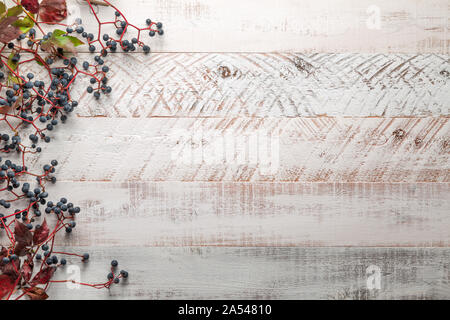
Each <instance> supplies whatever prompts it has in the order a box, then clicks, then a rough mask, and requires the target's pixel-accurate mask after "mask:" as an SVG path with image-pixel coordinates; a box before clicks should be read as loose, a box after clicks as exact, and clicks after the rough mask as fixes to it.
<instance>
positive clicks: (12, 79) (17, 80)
mask: <svg viewBox="0 0 450 320" xmlns="http://www.w3.org/2000/svg"><path fill="white" fill-rule="evenodd" d="M14 56H15V53H14V52H11V53H10V55H9V57H8V66H9V67H10V68H11V69H12V70H14V71H15V70H16V69H17V66H18V65H19V62H14V61H12V58H13V57H14ZM8 81H10V82H14V83H17V84H21V83H22V79H20V78H19V77H17V76H16V75H15V74H13V73H12V72H11V71H9V72H8Z"/></svg>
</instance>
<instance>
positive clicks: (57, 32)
mask: <svg viewBox="0 0 450 320" xmlns="http://www.w3.org/2000/svg"><path fill="white" fill-rule="evenodd" d="M66 33H67V32H65V31H63V30H61V29H55V30H53V31H52V38H53V37H61V36H62V35H65V34H66Z"/></svg>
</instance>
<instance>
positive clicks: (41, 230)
mask: <svg viewBox="0 0 450 320" xmlns="http://www.w3.org/2000/svg"><path fill="white" fill-rule="evenodd" d="M49 233H50V229H49V228H48V225H47V221H46V220H45V219H44V222H43V223H42V225H41V226H39V227H36V230H35V231H34V235H33V244H34V245H38V244H41V243H42V242H44V241H45V240H47V237H48V234H49Z"/></svg>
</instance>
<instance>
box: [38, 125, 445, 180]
mask: <svg viewBox="0 0 450 320" xmlns="http://www.w3.org/2000/svg"><path fill="white" fill-rule="evenodd" d="M449 125H450V124H449V122H448V118H447V117H428V118H341V117H339V118H331V117H317V118H287V119H286V118H284V119H283V118H277V119H273V118H264V119H252V118H223V119H221V118H207V119H187V118H181V119H174V118H149V119H113V118H73V119H71V121H69V122H68V123H67V124H66V125H65V127H64V128H61V129H58V130H54V131H52V133H51V134H50V136H51V137H52V139H53V140H54V141H53V142H52V143H49V144H48V145H45V144H44V145H43V147H44V148H45V149H44V152H43V153H42V154H41V155H39V156H38V159H39V160H36V159H35V158H33V156H30V157H32V158H31V161H30V165H33V164H34V163H36V161H39V162H38V163H49V161H50V160H52V159H53V158H55V157H56V158H59V160H60V163H61V165H60V168H59V169H60V173H59V175H58V177H59V179H62V180H71V181H80V180H92V181H119V182H122V181H142V180H145V181H299V182H449V181H450V170H449V163H450V162H449V146H450V143H449V139H450V138H449V132H450V131H449V128H450V127H449ZM58 155H59V156H58Z"/></svg>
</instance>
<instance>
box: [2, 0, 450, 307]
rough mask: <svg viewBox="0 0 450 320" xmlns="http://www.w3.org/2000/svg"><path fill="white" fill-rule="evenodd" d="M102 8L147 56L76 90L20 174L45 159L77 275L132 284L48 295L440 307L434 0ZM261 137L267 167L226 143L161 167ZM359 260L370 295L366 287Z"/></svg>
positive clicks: (445, 256) (441, 27) (444, 225)
mask: <svg viewBox="0 0 450 320" xmlns="http://www.w3.org/2000/svg"><path fill="white" fill-rule="evenodd" d="M70 2H71V3H72V4H73V5H75V7H73V9H72V10H71V13H72V15H71V17H70V18H74V16H75V15H76V16H78V15H81V16H82V18H83V19H84V22H85V26H86V28H87V29H91V30H95V29H96V24H94V22H93V20H92V17H89V15H88V13H87V6H86V5H82V4H77V2H76V1H70ZM112 2H113V3H114V4H116V5H118V6H119V7H120V8H122V9H125V10H124V12H125V13H126V14H127V17H129V18H130V20H132V21H133V22H137V23H142V25H143V24H144V23H145V19H146V18H148V17H150V18H153V19H160V20H161V21H162V22H163V23H164V29H165V35H164V37H160V38H159V39H152V40H149V43H150V45H151V47H152V50H153V52H155V53H154V54H153V55H150V56H144V55H143V54H142V53H140V52H138V53H132V54H129V55H128V56H127V57H125V56H124V55H123V54H122V53H116V54H110V55H108V57H107V58H106V59H107V61H108V63H109V64H110V67H111V72H110V75H109V77H110V81H109V84H110V85H111V86H112V87H113V89H114V91H113V94H112V95H111V96H110V97H109V98H108V97H106V98H104V99H103V100H101V101H99V102H97V101H94V100H93V99H92V97H91V96H89V95H88V94H86V93H85V91H84V90H85V87H86V86H85V84H86V80H87V79H85V80H82V81H79V82H80V83H78V84H77V85H76V86H75V89H74V97H76V98H79V102H80V105H79V107H78V109H77V111H76V112H75V116H73V117H72V119H71V121H69V122H68V123H67V125H65V127H64V128H61V129H59V130H55V131H53V132H52V133H51V134H50V135H51V136H52V138H53V140H54V141H53V142H52V143H50V144H48V145H44V146H43V147H44V149H45V150H44V151H45V152H43V153H42V154H41V155H40V157H39V158H37V159H36V158H34V159H32V162H31V165H30V167H31V166H35V167H41V165H42V164H44V163H47V162H48V161H50V160H51V159H54V158H56V159H58V160H59V162H60V165H59V166H58V172H57V178H58V180H59V181H60V182H59V183H58V184H56V185H55V186H50V187H49V192H50V194H51V197H52V198H57V197H59V196H67V197H70V201H73V202H74V203H77V204H78V203H79V204H80V205H81V207H82V213H81V214H80V216H79V217H78V218H77V222H78V225H77V228H76V232H73V233H72V234H71V235H59V236H58V241H59V242H58V243H60V244H62V245H65V246H66V248H65V250H66V251H73V252H84V251H87V252H90V253H91V257H92V258H91V260H90V262H89V263H87V264H82V269H81V271H82V273H81V276H82V277H83V278H82V280H83V281H86V282H99V281H102V280H103V279H105V276H106V274H107V273H108V266H109V262H110V260H111V259H112V258H117V259H118V260H119V261H120V263H121V267H123V268H125V269H128V270H129V271H130V276H131V277H130V279H129V281H128V284H124V285H121V286H118V287H113V288H112V289H111V291H106V290H105V291H99V290H94V289H91V288H85V287H81V288H80V289H79V290H67V288H66V286H65V285H54V286H52V289H51V292H50V295H51V296H52V297H53V298H57V299H63V298H72V299H73V298H82V299H99V298H112V299H115V298H136V299H139V298H142V299H148V298H153V299H164V298H173V299H174V298H179V299H186V298H187V299H189V298H190V299H212V298H216V299H227V298H242V299H244V298H248V299H260V298H274V299H275V298H276V299H283V298H285V299H301V298H307V299H312V298H320V299H345V298H349V299H367V298H369V299H377V298H383V299H411V298H418V299H432V298H435V299H441V298H446V299H448V297H450V289H449V282H448V279H449V274H448V273H449V265H448V261H449V249H448V246H449V245H450V244H449V241H450V232H449V230H450V220H449V219H450V217H449V215H448V211H449V207H450V206H449V199H448V193H449V182H450V170H449V169H450V168H449V163H450V162H449V152H450V151H449V150H450V149H449V148H450V137H449V132H450V131H449V129H450V128H449V124H448V116H449V101H450V96H449V94H450V90H449V89H450V88H449V85H450V80H449V74H450V69H449V57H448V54H449V44H450V40H449V38H448V12H449V5H448V1H447V0H430V1H422V0H399V1H388V0H362V1H361V0H360V1H357V0H350V1H349V0H347V1H344V0H339V1H334V0H302V1H294V0H280V1H278V2H274V1H269V0H260V1H256V0H252V1H237V0H214V1H208V0H145V1H144V0H112ZM374 8H379V10H378V9H376V10H375V11H374V10H373V9H374ZM78 9H79V11H78ZM104 9H105V8H101V10H102V11H103V12H102V13H101V16H102V17H105V18H106V19H108V20H110V19H112V18H113V11H112V10H107V9H105V10H104ZM105 11H106V12H105ZM78 12H79V13H78ZM378 13H379V16H374V14H375V15H377V14H378ZM106 31H107V30H103V31H102V32H106ZM130 36H131V35H130ZM81 51H86V47H84V48H81ZM158 52H159V53H158ZM193 52H197V53H193ZM273 52H277V53H273ZM292 52H301V53H298V54H293V53H292ZM333 52H334V53H333ZM336 52H338V53H336ZM309 53H311V54H309ZM88 57H89V58H90V59H92V58H93V57H92V56H91V55H89V54H87V53H80V54H79V55H78V59H79V60H80V61H82V60H85V59H87V58H88ZM261 129H262V130H264V131H265V132H266V133H268V134H275V135H277V136H279V138H280V140H279V141H280V146H279V147H280V149H279V160H280V162H279V168H278V171H277V172H276V173H275V174H273V175H265V174H261V172H260V163H250V162H249V163H248V164H245V163H239V162H236V161H233V159H234V158H236V159H237V158H238V156H239V155H240V154H242V152H239V151H238V150H233V155H234V157H233V158H232V159H231V160H232V161H231V162H230V161H225V162H224V163H212V164H211V163H210V164H208V163H203V162H202V163H193V164H186V163H183V162H182V161H179V160H178V159H177V157H176V155H177V152H180V153H182V152H183V150H189V151H190V152H194V153H196V151H195V150H198V151H199V152H200V154H201V153H203V154H205V153H206V154H208V153H210V152H212V149H211V146H212V145H213V142H214V139H215V137H217V134H219V135H220V134H225V133H231V135H232V136H233V137H235V138H236V139H238V138H241V137H246V136H248V135H249V134H252V133H254V132H256V131H257V130H261ZM180 132H182V133H183V134H182V135H180ZM198 132H202V133H203V134H204V136H203V137H202V139H201V140H200V143H198V141H193V139H191V137H192V135H193V134H194V133H198ZM246 148H247V145H244V146H243V149H244V151H245V152H246V153H247V152H249V150H250V149H249V148H250V145H248V149H246ZM174 153H175V156H174ZM109 181H113V182H109ZM320 182H327V183H320ZM354 182H364V183H354ZM394 182H400V183H394ZM418 182H423V183H418ZM49 220H50V219H49ZM2 236H4V235H2ZM76 246H81V247H76ZM157 246H160V248H157ZM172 246H175V247H178V248H169V247H172ZM212 246H213V247H212ZM218 246H247V247H248V248H227V247H225V248H222V247H218ZM251 246H258V247H263V246H267V247H264V248H251ZM280 246H293V247H296V246H315V247H319V248H283V247H280ZM323 246H352V247H354V248H336V247H335V248H324V247H323ZM358 246H391V247H398V246H411V247H417V246H426V247H444V248H428V249H420V248H357V247H358ZM68 260H69V263H71V262H75V260H73V259H72V257H69V259H68ZM78 262H79V261H76V263H78ZM371 265H376V266H379V267H380V270H381V276H382V278H381V289H380V291H376V292H372V291H370V290H367V288H366V283H367V275H366V270H367V267H369V266H371ZM66 276H67V275H65V274H64V270H62V271H61V272H60V273H58V274H57V277H61V278H64V277H66Z"/></svg>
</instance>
